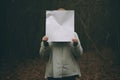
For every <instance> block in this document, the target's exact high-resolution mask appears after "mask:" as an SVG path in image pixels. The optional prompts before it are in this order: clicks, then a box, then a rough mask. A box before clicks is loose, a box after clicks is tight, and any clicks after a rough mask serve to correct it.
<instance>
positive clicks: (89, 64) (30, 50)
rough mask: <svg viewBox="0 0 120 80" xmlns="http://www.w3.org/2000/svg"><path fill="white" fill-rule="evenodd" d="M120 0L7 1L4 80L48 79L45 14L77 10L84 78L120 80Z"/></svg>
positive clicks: (0, 60) (1, 58) (0, 72)
mask: <svg viewBox="0 0 120 80" xmlns="http://www.w3.org/2000/svg"><path fill="white" fill-rule="evenodd" d="M119 2H120V1H119V0H2V1H1V16H0V17H1V18H0V30H1V32H0V33H1V50H0V80H44V69H45V63H44V61H42V60H41V59H40V56H39V48H40V42H41V38H42V36H44V34H45V11H46V10H56V9H58V8H65V9H67V10H71V9H72V10H75V31H76V32H77V33H78V35H79V38H80V40H81V43H82V46H83V49H84V54H83V55H82V56H81V58H80V60H79V61H78V62H79V64H80V67H81V73H82V77H81V78H80V80H120V69H119V67H120V49H119V48H120V37H119V36H120V35H119V34H120V32H119V26H120V22H119V19H120V11H119V9H120V5H119Z"/></svg>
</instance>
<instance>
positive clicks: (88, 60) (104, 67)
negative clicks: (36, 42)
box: [0, 48, 120, 80]
mask: <svg viewBox="0 0 120 80" xmlns="http://www.w3.org/2000/svg"><path fill="white" fill-rule="evenodd" d="M100 51H101V52H100V53H101V54H98V53H97V52H96V51H94V50H93V51H87V52H84V54H83V55H82V56H81V58H80V60H79V61H78V62H79V65H80V69H81V73H82V76H81V78H80V80H120V70H119V68H118V67H117V66H115V65H114V58H115V57H114V53H113V51H112V50H111V49H109V48H103V49H101V50H100ZM8 64H9V63H2V65H1V69H0V80H45V79H44V72H45V64H44V61H41V60H40V58H35V59H24V60H22V61H21V62H18V63H14V66H10V65H9V66H8ZM11 65H12V64H11Z"/></svg>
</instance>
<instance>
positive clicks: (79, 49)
mask: <svg viewBox="0 0 120 80" xmlns="http://www.w3.org/2000/svg"><path fill="white" fill-rule="evenodd" d="M74 36H75V38H77V39H78V45H77V46H73V43H72V53H73V56H74V57H76V58H79V57H80V55H82V54H83V48H82V46H81V43H80V40H79V38H78V35H77V33H74Z"/></svg>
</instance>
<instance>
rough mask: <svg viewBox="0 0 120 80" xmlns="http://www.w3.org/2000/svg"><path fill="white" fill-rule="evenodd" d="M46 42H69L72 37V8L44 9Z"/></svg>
mask: <svg viewBox="0 0 120 80" xmlns="http://www.w3.org/2000/svg"><path fill="white" fill-rule="evenodd" d="M46 36H48V42H70V41H72V38H73V37H74V10H64V11H58V10H53V11H49V10H48V11H46Z"/></svg>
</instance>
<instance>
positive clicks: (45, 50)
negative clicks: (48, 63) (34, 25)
mask: <svg viewBox="0 0 120 80" xmlns="http://www.w3.org/2000/svg"><path fill="white" fill-rule="evenodd" d="M50 53H51V48H50V46H47V47H45V46H44V44H43V41H42V42H41V46H40V50H39V54H40V56H41V57H42V58H49V56H50Z"/></svg>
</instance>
